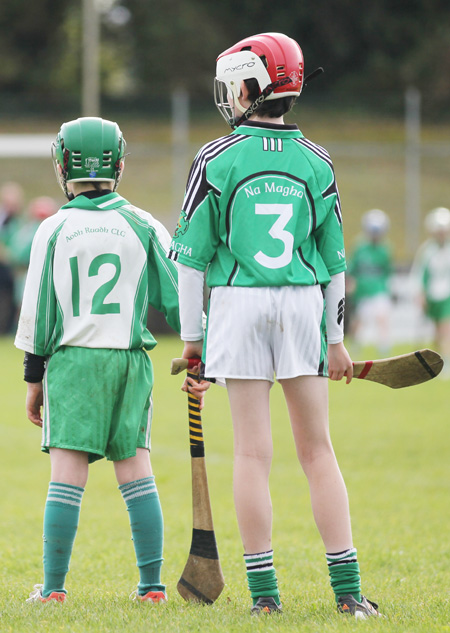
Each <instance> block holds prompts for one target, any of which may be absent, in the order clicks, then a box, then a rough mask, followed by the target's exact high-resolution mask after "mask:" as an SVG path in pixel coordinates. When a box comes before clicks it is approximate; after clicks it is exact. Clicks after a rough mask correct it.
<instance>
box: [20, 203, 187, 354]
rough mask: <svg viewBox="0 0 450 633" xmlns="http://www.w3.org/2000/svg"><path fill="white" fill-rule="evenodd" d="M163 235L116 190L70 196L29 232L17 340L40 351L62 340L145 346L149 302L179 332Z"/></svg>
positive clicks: (150, 342)
mask: <svg viewBox="0 0 450 633" xmlns="http://www.w3.org/2000/svg"><path fill="white" fill-rule="evenodd" d="M169 243H170V236H169V234H168V233H167V231H166V229H165V228H164V227H163V226H162V224H161V223H160V222H158V221H156V220H155V219H154V218H153V217H152V216H151V215H150V214H149V213H146V212H145V211H142V210H140V209H137V208H136V207H134V206H132V205H131V204H130V203H129V202H127V201H126V200H125V199H124V198H122V197H121V196H119V195H118V194H117V193H108V194H107V195H104V196H100V197H91V196H90V195H80V196H77V197H76V198H74V199H73V200H72V201H71V202H69V203H68V204H66V205H65V206H63V207H62V208H61V209H60V210H59V211H58V213H56V214H55V215H54V216H52V217H50V218H48V219H47V220H44V222H43V223H42V224H41V225H40V227H39V229H38V231H37V233H36V235H35V238H34V241H33V245H32V249H31V259H30V266H29V270H28V275H27V281H26V285H25V292H24V298H23V303H22V310H21V315H20V319H19V326H18V331H17V336H16V339H15V345H16V347H18V348H19V349H22V350H24V351H26V352H31V353H33V354H38V355H40V356H49V355H51V354H53V353H54V352H55V351H57V350H58V349H59V348H60V347H61V346H65V345H67V346H76V347H88V348H89V347H91V348H109V349H138V348H142V347H143V348H145V349H152V348H153V347H154V346H155V345H156V341H155V339H154V338H153V336H152V335H151V334H150V332H149V331H148V330H147V327H146V322H147V312H148V305H149V303H150V304H151V305H152V306H154V307H155V308H156V309H157V310H160V311H162V312H164V314H165V315H166V319H167V321H168V323H169V325H171V326H172V327H173V328H174V329H175V330H176V331H177V332H179V331H180V322H179V313H178V287H177V284H178V274H177V269H176V266H175V265H174V264H173V262H171V261H169V260H168V259H167V257H166V253H167V249H168V247H169Z"/></svg>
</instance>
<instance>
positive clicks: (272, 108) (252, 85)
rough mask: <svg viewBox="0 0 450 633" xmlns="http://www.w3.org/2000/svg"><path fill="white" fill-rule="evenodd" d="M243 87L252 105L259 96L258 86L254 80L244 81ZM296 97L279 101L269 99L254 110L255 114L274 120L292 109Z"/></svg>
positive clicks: (283, 98)
mask: <svg viewBox="0 0 450 633" xmlns="http://www.w3.org/2000/svg"><path fill="white" fill-rule="evenodd" d="M244 81H245V85H246V86H247V90H248V98H249V101H251V103H254V102H255V101H256V99H257V98H258V97H259V95H260V94H261V91H260V89H259V84H258V81H257V80H256V79H245V80H244ZM296 99H297V97H282V98H281V99H271V100H269V101H267V99H266V101H263V103H262V104H261V105H260V106H259V107H258V108H256V110H255V113H256V114H259V115H260V116H268V117H270V118H272V119H276V118H278V117H280V116H283V115H284V114H286V112H289V110H291V109H292V107H293V105H294V103H295V101H296Z"/></svg>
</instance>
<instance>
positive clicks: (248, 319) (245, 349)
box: [205, 286, 328, 382]
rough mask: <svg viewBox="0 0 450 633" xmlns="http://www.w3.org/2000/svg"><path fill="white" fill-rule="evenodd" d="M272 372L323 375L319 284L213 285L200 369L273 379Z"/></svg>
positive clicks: (225, 375) (289, 375) (325, 365)
mask: <svg viewBox="0 0 450 633" xmlns="http://www.w3.org/2000/svg"><path fill="white" fill-rule="evenodd" d="M274 374H275V376H276V378H277V379H278V380H281V379H283V378H295V377H296V376H311V375H312V376H327V375H328V362H327V354H326V328H325V311H324V298H323V295H322V289H321V287H320V286H282V287H279V288H278V287H268V288H239V287H229V286H218V287H216V288H213V289H212V291H211V298H210V303H209V310H208V326H207V334H206V353H205V375H206V376H207V377H210V378H213V377H214V378H243V379H254V380H269V381H271V382H273V380H274Z"/></svg>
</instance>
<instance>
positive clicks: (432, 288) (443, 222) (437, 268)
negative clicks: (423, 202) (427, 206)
mask: <svg viewBox="0 0 450 633" xmlns="http://www.w3.org/2000/svg"><path fill="white" fill-rule="evenodd" d="M425 228H426V230H427V232H428V234H429V238H428V240H426V241H425V242H424V243H423V244H422V246H421V247H420V248H419V250H418V252H417V255H416V257H415V260H414V263H413V267H412V277H413V280H414V284H415V289H416V292H417V295H418V297H419V301H420V305H421V308H422V310H423V311H424V313H425V314H426V315H427V316H428V317H429V318H430V319H431V320H432V322H433V324H434V328H435V338H436V346H437V349H438V351H439V352H440V353H441V355H442V357H443V358H444V372H443V374H444V375H446V376H448V375H449V366H450V210H449V209H446V208H445V207H438V208H436V209H433V210H432V211H430V212H429V213H428V215H427V216H426V218H425Z"/></svg>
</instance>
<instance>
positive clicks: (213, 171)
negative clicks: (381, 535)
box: [169, 33, 377, 617]
mask: <svg viewBox="0 0 450 633" xmlns="http://www.w3.org/2000/svg"><path fill="white" fill-rule="evenodd" d="M302 84H303V56H302V52H301V50H300V47H299V46H298V44H297V43H296V42H295V41H294V40H292V39H290V38H289V37H287V36H285V35H282V34H279V33H264V34H260V35H256V36H253V37H249V38H246V39H244V40H242V41H241V42H238V43H237V44H236V45H235V46H233V47H232V48H230V49H228V50H227V51H225V52H224V53H222V54H221V55H220V56H219V58H218V60H217V73H216V88H215V101H216V105H217V107H218V109H219V111H220V112H221V114H222V115H223V116H224V118H225V120H226V121H227V122H228V123H229V124H230V125H231V127H233V128H235V130H234V132H233V133H232V134H230V135H229V136H225V137H223V138H219V139H217V140H215V141H212V142H211V143H208V144H207V145H205V146H204V147H203V148H202V149H201V150H200V152H199V153H198V154H197V156H196V158H195V160H194V163H193V165H192V168H191V172H190V175H189V179H188V183H187V189H186V195H185V200H184V204H183V211H182V219H183V227H184V229H185V230H184V231H183V232H181V231H176V232H175V234H174V237H173V239H172V243H171V250H170V252H169V257H170V258H171V259H172V260H176V261H178V262H179V263H180V269H179V275H180V277H179V279H180V314H181V338H182V339H183V340H184V341H185V347H184V352H183V355H184V357H185V358H186V357H190V356H194V355H199V354H201V353H202V352H203V358H204V361H205V364H206V369H205V372H206V375H207V376H211V377H224V378H225V379H226V385H227V389H228V395H229V400H230V407H231V414H232V419H233V427H234V438H235V442H234V445H235V449H234V455H235V459H234V497H235V506H236V512H237V518H238V523H239V528H240V532H241V537H242V541H243V546H244V552H245V553H244V558H245V562H246V567H247V578H248V584H249V588H250V592H251V596H252V599H253V606H252V612H254V613H259V612H261V611H264V612H272V611H279V610H280V609H281V603H280V595H279V590H278V583H277V577H276V573H275V569H274V567H273V550H272V505H271V499H270V492H269V485H268V481H269V471H270V465H271V459H272V440H271V431H270V409H269V392H270V388H271V386H272V383H273V380H274V374H275V376H276V378H277V380H278V381H279V382H280V384H281V385H282V388H283V390H284V394H285V397H286V401H287V405H288V409H289V415H290V419H291V424H292V429H293V434H294V439H295V444H296V448H297V452H298V456H299V459H300V462H301V464H302V466H303V469H304V471H305V473H306V475H307V477H308V481H309V485H310V491H311V500H312V506H313V513H314V517H315V520H316V523H317V526H318V528H319V531H320V534H321V536H322V539H323V541H324V544H325V549H326V552H327V562H328V565H329V571H330V576H331V584H332V586H333V589H334V592H335V596H336V602H337V604H338V608H339V610H341V611H346V612H349V613H352V614H354V615H356V617H367V616H368V615H377V611H376V608H375V607H374V606H373V604H371V603H370V602H369V601H367V600H366V598H364V597H362V596H361V593H360V576H359V567H358V562H357V559H356V550H355V549H354V547H353V541H352V533H351V526H350V515H349V506H348V499H347V492H346V488H345V484H344V482H343V479H342V476H341V473H340V471H339V467H338V464H337V462H336V458H335V455H334V452H333V447H332V444H331V440H330V436H329V429H328V405H327V390H328V381H327V380H326V376H327V375H329V376H330V378H332V379H333V380H340V379H342V378H343V376H347V382H350V380H351V378H352V363H351V360H350V357H349V355H348V353H347V351H346V349H345V347H344V345H343V309H344V270H345V268H346V263H345V251H344V243H343V234H342V216H341V208H340V201H339V195H338V190H337V186H336V180H335V176H334V170H333V165H332V162H331V159H330V157H329V155H328V153H327V152H326V150H324V149H323V148H322V147H319V146H318V145H316V144H314V143H312V142H311V141H309V140H307V139H305V138H304V137H303V135H302V133H301V132H300V131H299V129H298V128H297V126H296V125H285V124H284V120H283V115H284V114H285V113H286V112H288V111H289V109H290V108H291V107H292V105H293V104H294V102H295V99H296V97H298V95H299V94H300V92H301V89H302ZM205 271H207V277H206V281H207V284H208V285H209V286H210V287H211V288H212V291H211V297H210V304H209V311H208V326H207V336H206V342H205V345H204V346H203V341H202V338H203V333H202V319H201V316H202V298H203V277H204V273H205ZM323 293H325V299H326V305H327V309H326V313H325V309H324V296H323ZM325 321H326V327H325ZM327 336H328V351H327V343H326V337H327Z"/></svg>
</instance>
